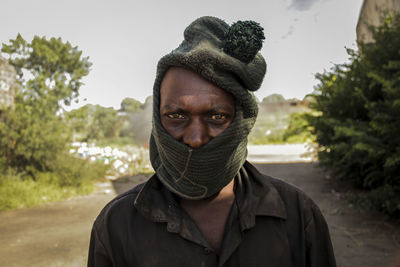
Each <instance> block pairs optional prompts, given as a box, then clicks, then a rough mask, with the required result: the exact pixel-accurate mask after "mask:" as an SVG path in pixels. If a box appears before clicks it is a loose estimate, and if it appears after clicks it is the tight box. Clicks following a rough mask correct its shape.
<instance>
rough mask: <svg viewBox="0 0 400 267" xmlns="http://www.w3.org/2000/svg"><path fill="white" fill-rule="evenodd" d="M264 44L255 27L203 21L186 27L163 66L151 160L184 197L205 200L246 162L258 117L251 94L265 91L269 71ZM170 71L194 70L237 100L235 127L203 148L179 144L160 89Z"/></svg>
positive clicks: (209, 19) (158, 82)
mask: <svg viewBox="0 0 400 267" xmlns="http://www.w3.org/2000/svg"><path fill="white" fill-rule="evenodd" d="M263 39H264V34H263V28H261V27H260V26H259V24H258V23H256V22H253V21H238V22H236V23H234V24H233V25H232V26H229V25H228V24H227V23H225V22H224V21H222V20H220V19H218V18H215V17H201V18H199V19H197V20H195V21H194V22H192V23H191V24H190V25H189V26H188V27H187V28H186V30H185V32H184V40H183V42H182V43H181V44H180V45H179V46H178V48H176V49H175V50H173V51H172V52H171V53H169V54H167V55H166V56H164V57H162V58H161V59H160V61H159V62H158V65H157V76H156V80H155V82H154V87H153V128H152V134H151V137H150V160H151V163H152V166H153V168H154V170H155V171H156V173H157V177H158V178H159V179H160V181H161V182H162V183H163V184H164V185H165V186H166V187H167V188H168V189H169V190H171V191H172V192H174V193H176V194H178V195H179V196H181V197H183V198H187V199H202V198H207V197H210V196H212V195H214V194H216V193H218V192H219V191H220V190H221V189H222V188H223V187H224V186H226V185H227V184H228V183H229V182H230V181H231V180H232V179H233V178H234V177H235V175H236V174H237V173H238V171H239V169H240V168H241V166H242V165H243V163H244V162H245V160H246V157H247V136H248V134H249V133H250V130H251V128H252V127H253V125H254V123H255V120H256V117H257V113H258V107H257V102H256V99H255V96H254V95H253V93H252V91H255V90H257V89H258V88H260V86H261V83H262V80H263V78H264V75H265V72H266V63H265V60H264V58H263V57H262V55H261V54H260V53H258V51H259V50H260V49H261V47H262V41H263ZM170 67H182V68H185V69H189V70H191V71H193V72H195V73H197V74H198V75H200V76H202V77H203V78H204V79H206V80H208V81H210V82H212V83H214V84H215V85H217V86H218V87H220V88H221V89H223V90H225V91H227V92H229V93H231V94H232V95H233V96H234V98H235V117H234V119H233V121H232V123H231V124H230V125H229V127H228V128H227V129H225V131H224V132H222V133H221V134H220V135H218V136H217V137H215V138H214V139H212V140H211V141H210V142H208V143H207V144H205V145H203V146H201V147H199V148H191V147H189V146H187V145H186V144H184V143H182V142H179V141H177V140H175V139H174V138H173V137H172V136H171V135H169V134H168V133H167V132H166V131H165V129H164V128H163V127H162V125H161V120H160V86H161V82H162V80H163V78H164V76H165V74H166V72H167V71H168V69H169V68H170Z"/></svg>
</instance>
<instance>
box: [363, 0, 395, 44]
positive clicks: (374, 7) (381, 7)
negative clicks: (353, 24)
mask: <svg viewBox="0 0 400 267" xmlns="http://www.w3.org/2000/svg"><path fill="white" fill-rule="evenodd" d="M384 12H389V13H393V12H400V1H399V0H364V2H363V5H362V7H361V11H360V16H359V17H358V23H357V30H356V31H357V41H358V42H360V41H363V42H365V43H370V42H372V41H373V38H372V33H371V32H370V31H369V29H368V25H373V26H379V24H380V23H381V18H382V15H383V14H384Z"/></svg>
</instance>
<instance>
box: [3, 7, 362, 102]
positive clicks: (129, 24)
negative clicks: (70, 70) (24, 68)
mask: <svg viewBox="0 0 400 267" xmlns="http://www.w3.org/2000/svg"><path fill="white" fill-rule="evenodd" d="M361 6H362V0H246V1H244V0H241V1H238V0H219V1H211V0H201V1H199V0H197V1H193V0H168V1H155V0H147V1H135V0H113V1H111V0H108V1H106V0H68V1H61V0H35V1H32V0H0V9H1V16H0V43H6V44H8V43H9V40H10V39H14V38H15V37H16V36H17V34H18V33H20V34H21V35H22V37H23V38H24V39H25V40H27V41H31V40H32V39H33V37H34V36H35V35H38V36H46V37H48V38H50V37H61V38H62V40H63V41H69V42H70V43H71V44H72V45H74V46H78V48H79V49H80V50H82V51H83V55H84V56H88V57H89V61H91V62H92V63H93V65H92V67H91V71H90V73H89V75H88V76H87V77H85V78H84V80H83V82H84V85H83V86H82V87H81V89H80V96H79V103H78V104H74V105H73V106H72V107H73V108H76V107H79V106H82V105H84V104H87V103H90V104H100V105H102V106H105V107H114V108H119V107H120V103H121V101H122V100H123V99H124V98H125V97H133V98H135V99H137V100H139V101H141V102H143V101H144V100H145V98H146V97H147V96H149V95H151V94H152V87H153V82H154V78H155V73H156V66H157V62H158V60H159V59H160V58H161V57H162V56H163V55H165V54H167V53H169V52H170V51H172V50H173V49H174V48H176V47H177V46H178V45H179V44H180V43H181V42H182V40H183V31H184V29H185V28H186V26H188V25H189V24H190V23H191V22H192V21H193V20H195V19H196V18H198V17H201V16H205V15H207V16H216V17H219V18H221V19H223V20H225V21H226V22H227V23H228V24H232V23H234V22H235V21H237V20H254V21H257V22H259V23H260V25H261V26H262V27H263V28H264V33H265V36H266V40H265V41H264V45H263V48H262V50H261V53H262V54H263V56H264V57H265V59H266V62H267V74H266V76H265V79H264V82H263V85H262V87H261V88H260V89H259V90H258V91H257V92H256V93H255V94H256V96H257V97H258V98H259V99H260V100H262V99H263V98H264V97H266V96H268V95H270V94H274V93H277V94H281V95H283V96H284V97H285V98H298V99H302V98H304V96H305V95H307V94H309V93H311V92H313V88H314V86H315V85H316V84H318V81H317V80H316V79H315V78H314V76H315V74H316V73H320V72H323V71H324V70H329V69H330V68H331V67H333V64H341V63H344V62H346V61H347V60H348V55H347V53H346V50H345V47H348V48H353V49H357V46H356V25H357V20H358V16H359V13H360V9H361Z"/></svg>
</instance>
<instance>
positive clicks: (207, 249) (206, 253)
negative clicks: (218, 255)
mask: <svg viewBox="0 0 400 267" xmlns="http://www.w3.org/2000/svg"><path fill="white" fill-rule="evenodd" d="M203 252H204V254H205V255H209V254H211V253H212V250H211V249H210V248H204V249H203Z"/></svg>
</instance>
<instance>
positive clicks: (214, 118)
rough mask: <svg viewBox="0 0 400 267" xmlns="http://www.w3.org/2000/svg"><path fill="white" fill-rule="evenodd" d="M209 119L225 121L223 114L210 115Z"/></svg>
mask: <svg viewBox="0 0 400 267" xmlns="http://www.w3.org/2000/svg"><path fill="white" fill-rule="evenodd" d="M211 119H213V120H224V119H226V116H225V115H223V114H213V115H211Z"/></svg>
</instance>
